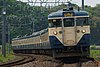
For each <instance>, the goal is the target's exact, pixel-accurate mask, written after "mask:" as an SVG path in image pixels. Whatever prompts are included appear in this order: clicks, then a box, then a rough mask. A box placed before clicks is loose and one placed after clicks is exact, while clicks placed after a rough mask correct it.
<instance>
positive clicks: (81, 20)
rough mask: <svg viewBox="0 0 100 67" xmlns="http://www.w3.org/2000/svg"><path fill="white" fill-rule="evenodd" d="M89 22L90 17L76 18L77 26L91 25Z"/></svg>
mask: <svg viewBox="0 0 100 67" xmlns="http://www.w3.org/2000/svg"><path fill="white" fill-rule="evenodd" d="M88 20H89V18H88V17H80V18H76V25H77V26H83V25H89V21H88Z"/></svg>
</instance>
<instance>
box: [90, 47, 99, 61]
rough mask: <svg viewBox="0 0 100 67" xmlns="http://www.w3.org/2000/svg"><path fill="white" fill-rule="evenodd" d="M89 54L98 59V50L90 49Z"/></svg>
mask: <svg viewBox="0 0 100 67" xmlns="http://www.w3.org/2000/svg"><path fill="white" fill-rule="evenodd" d="M90 56H91V57H93V58H95V59H96V60H99V61H100V50H93V49H91V50H90Z"/></svg>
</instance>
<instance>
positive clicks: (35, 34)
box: [12, 29, 48, 41]
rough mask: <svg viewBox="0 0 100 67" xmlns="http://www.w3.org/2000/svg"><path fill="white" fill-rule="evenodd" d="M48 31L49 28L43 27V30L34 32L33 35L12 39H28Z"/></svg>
mask: <svg viewBox="0 0 100 67" xmlns="http://www.w3.org/2000/svg"><path fill="white" fill-rule="evenodd" d="M47 31H48V29H43V30H41V31H38V32H34V33H32V35H29V36H23V37H19V38H14V39H12V40H13V41H14V40H21V39H27V38H31V37H36V36H40V35H42V34H44V33H46V32H47Z"/></svg>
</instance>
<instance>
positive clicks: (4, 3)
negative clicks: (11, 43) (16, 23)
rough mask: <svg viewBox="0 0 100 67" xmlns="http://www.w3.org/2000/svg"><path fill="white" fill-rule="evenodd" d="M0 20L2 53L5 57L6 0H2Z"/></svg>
mask: <svg viewBox="0 0 100 67" xmlns="http://www.w3.org/2000/svg"><path fill="white" fill-rule="evenodd" d="M2 20H3V23H2V54H3V56H4V57H6V0H3V10H2Z"/></svg>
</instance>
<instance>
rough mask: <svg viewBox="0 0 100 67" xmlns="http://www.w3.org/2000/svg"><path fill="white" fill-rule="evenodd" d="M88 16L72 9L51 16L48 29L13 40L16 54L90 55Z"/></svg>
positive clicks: (53, 13)
mask: <svg viewBox="0 0 100 67" xmlns="http://www.w3.org/2000/svg"><path fill="white" fill-rule="evenodd" d="M89 23H90V22H89V13H88V12H87V11H83V10H74V9H73V8H72V7H70V8H66V9H62V10H59V11H56V12H52V13H50V14H49V15H48V28H46V29H43V30H41V31H38V32H34V33H33V34H32V35H29V36H24V37H17V38H14V39H12V48H13V51H14V53H33V54H34V53H35V54H46V55H50V56H52V57H55V58H59V57H73V56H74V57H88V56H90V38H91V36H90V24H89Z"/></svg>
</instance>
